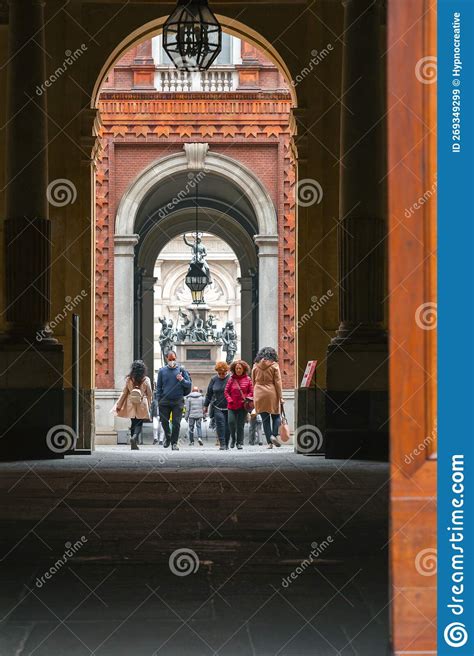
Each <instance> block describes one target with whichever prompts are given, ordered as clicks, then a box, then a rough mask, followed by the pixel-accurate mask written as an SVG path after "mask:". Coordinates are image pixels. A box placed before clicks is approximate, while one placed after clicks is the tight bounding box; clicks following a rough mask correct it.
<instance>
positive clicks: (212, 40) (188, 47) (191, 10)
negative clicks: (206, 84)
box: [163, 0, 222, 71]
mask: <svg viewBox="0 0 474 656" xmlns="http://www.w3.org/2000/svg"><path fill="white" fill-rule="evenodd" d="M163 48H164V49H165V52H166V54H167V55H168V57H169V58H170V59H171V61H172V62H173V64H174V65H175V66H176V68H177V69H178V70H182V71H207V69H208V68H209V66H210V65H211V64H212V62H213V61H214V60H215V59H216V57H217V55H218V54H219V53H220V51H221V48H222V29H221V26H220V25H219V22H218V21H217V18H216V17H215V16H214V14H213V13H212V11H211V10H210V9H209V7H208V5H207V0H178V4H177V6H176V9H175V10H174V11H173V13H172V14H171V15H170V16H169V18H168V20H167V21H166V23H165V24H164V26H163Z"/></svg>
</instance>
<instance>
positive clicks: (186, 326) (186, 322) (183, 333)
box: [176, 308, 193, 342]
mask: <svg viewBox="0 0 474 656" xmlns="http://www.w3.org/2000/svg"><path fill="white" fill-rule="evenodd" d="M178 315H179V316H180V317H181V319H182V323H181V328H179V330H178V332H177V334H176V339H177V341H178V342H185V341H186V338H187V337H189V334H190V331H191V328H192V325H193V322H192V321H191V319H190V318H189V316H188V315H187V314H186V313H185V312H183V310H182V309H181V308H179V310H178Z"/></svg>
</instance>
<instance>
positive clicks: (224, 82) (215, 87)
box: [200, 68, 237, 91]
mask: <svg viewBox="0 0 474 656" xmlns="http://www.w3.org/2000/svg"><path fill="white" fill-rule="evenodd" d="M236 76H237V71H234V70H228V69H227V70H225V69H224V70H219V69H216V68H214V69H213V68H211V69H210V70H209V71H204V72H203V73H201V89H200V90H201V91H233V90H234V89H235V87H236V86H237V84H236V82H237V80H236Z"/></svg>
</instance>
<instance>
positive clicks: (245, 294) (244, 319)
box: [237, 276, 253, 364]
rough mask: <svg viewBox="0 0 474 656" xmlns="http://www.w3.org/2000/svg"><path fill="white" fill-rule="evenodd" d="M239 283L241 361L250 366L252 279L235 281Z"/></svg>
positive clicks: (242, 278)
mask: <svg viewBox="0 0 474 656" xmlns="http://www.w3.org/2000/svg"><path fill="white" fill-rule="evenodd" d="M237 280H238V282H239V283H240V333H241V334H240V335H239V337H240V352H241V354H242V359H243V360H245V361H246V362H248V363H249V364H251V362H252V360H253V358H252V343H253V340H252V328H253V325H252V324H253V321H252V314H253V304H252V278H251V277H250V276H242V277H240V278H238V279H237Z"/></svg>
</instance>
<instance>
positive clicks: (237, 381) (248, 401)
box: [224, 360, 253, 449]
mask: <svg viewBox="0 0 474 656" xmlns="http://www.w3.org/2000/svg"><path fill="white" fill-rule="evenodd" d="M230 371H231V374H232V375H231V377H230V378H229V380H228V382H227V385H226V388H225V391H224V394H225V398H226V399H227V408H228V417H229V429H230V437H231V443H230V448H231V449H233V448H234V447H235V445H236V444H237V448H238V449H242V447H243V444H244V426H245V419H246V417H247V414H248V413H249V412H252V410H253V386H252V381H251V379H250V376H249V373H250V367H249V365H248V364H247V363H246V362H245V360H236V361H235V362H233V363H232V364H231V365H230Z"/></svg>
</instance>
